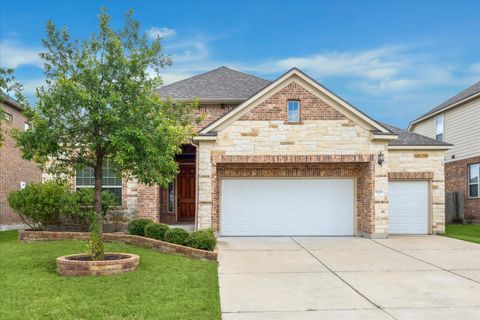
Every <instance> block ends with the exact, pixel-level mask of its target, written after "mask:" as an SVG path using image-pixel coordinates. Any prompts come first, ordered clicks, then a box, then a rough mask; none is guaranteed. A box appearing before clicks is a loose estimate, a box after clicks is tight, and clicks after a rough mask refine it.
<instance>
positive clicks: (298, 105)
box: [287, 99, 300, 123]
mask: <svg viewBox="0 0 480 320" xmlns="http://www.w3.org/2000/svg"><path fill="white" fill-rule="evenodd" d="M291 102H296V103H297V115H296V118H297V119H296V120H292V119H290V103H291ZM287 121H288V122H293V123H294V122H300V100H295V99H292V100H288V101H287Z"/></svg>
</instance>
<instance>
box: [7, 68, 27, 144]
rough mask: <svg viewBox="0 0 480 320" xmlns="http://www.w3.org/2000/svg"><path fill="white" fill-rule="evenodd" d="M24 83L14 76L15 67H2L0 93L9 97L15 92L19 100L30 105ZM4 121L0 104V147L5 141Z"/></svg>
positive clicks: (24, 104) (20, 102) (14, 94)
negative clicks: (24, 91)
mask: <svg viewBox="0 0 480 320" xmlns="http://www.w3.org/2000/svg"><path fill="white" fill-rule="evenodd" d="M22 91H23V85H22V84H21V83H20V82H17V81H15V77H14V76H13V69H4V68H0V94H1V95H4V96H6V98H7V99H8V98H9V96H10V95H11V94H12V93H13V96H14V97H15V99H16V100H17V102H18V103H19V104H21V105H23V106H26V105H28V100H27V99H26V98H25V96H24V95H23V92H22ZM2 121H3V110H2V108H1V106H0V147H1V146H2V142H3V139H4V137H3V131H2V129H1V123H2Z"/></svg>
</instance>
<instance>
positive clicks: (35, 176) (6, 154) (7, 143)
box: [0, 103, 42, 225]
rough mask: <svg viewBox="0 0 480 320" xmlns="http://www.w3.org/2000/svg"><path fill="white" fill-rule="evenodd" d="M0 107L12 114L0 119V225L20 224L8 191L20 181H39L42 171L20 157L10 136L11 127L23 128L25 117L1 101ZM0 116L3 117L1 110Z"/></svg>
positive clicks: (13, 188) (20, 221) (15, 187)
mask: <svg viewBox="0 0 480 320" xmlns="http://www.w3.org/2000/svg"><path fill="white" fill-rule="evenodd" d="M1 109H3V111H4V112H7V113H8V114H10V115H12V116H13V120H12V121H11V122H10V121H6V120H3V119H2V121H0V126H1V127H0V129H1V130H2V133H3V137H4V141H3V144H2V146H1V147H0V225H12V224H20V223H23V221H22V220H21V219H20V217H19V216H18V215H17V214H15V212H14V211H13V210H12V209H11V208H10V207H9V206H8V201H7V197H8V193H9V192H11V191H15V190H19V189H20V183H21V182H25V183H26V184H29V183H38V182H41V181H42V172H41V170H40V169H39V168H38V166H37V165H36V164H35V163H33V162H30V161H26V160H23V159H22V154H21V152H20V150H19V149H18V148H16V146H15V141H14V139H13V138H12V137H11V136H10V132H11V130H12V129H18V130H21V131H22V130H24V125H25V121H26V119H25V117H24V116H23V115H22V113H21V111H19V110H18V109H17V108H14V107H12V106H10V105H7V104H4V103H2V105H1ZM1 109H0V110H1ZM0 117H3V114H2V111H0Z"/></svg>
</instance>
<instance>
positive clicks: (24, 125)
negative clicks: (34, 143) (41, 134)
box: [23, 122, 33, 131]
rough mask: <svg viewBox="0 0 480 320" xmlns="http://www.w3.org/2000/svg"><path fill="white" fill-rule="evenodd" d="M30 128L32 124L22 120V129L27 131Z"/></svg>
mask: <svg viewBox="0 0 480 320" xmlns="http://www.w3.org/2000/svg"><path fill="white" fill-rule="evenodd" d="M30 129H33V126H32V125H31V124H30V123H29V122H24V123H23V131H28V130H30Z"/></svg>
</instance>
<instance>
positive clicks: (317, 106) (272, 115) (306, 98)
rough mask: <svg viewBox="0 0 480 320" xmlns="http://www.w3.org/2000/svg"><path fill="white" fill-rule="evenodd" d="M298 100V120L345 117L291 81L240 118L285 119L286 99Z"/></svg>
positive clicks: (339, 118)
mask: <svg viewBox="0 0 480 320" xmlns="http://www.w3.org/2000/svg"><path fill="white" fill-rule="evenodd" d="M288 100H298V101H300V121H301V122H302V121H305V120H341V119H346V118H345V116H344V115H343V114H341V113H340V112H338V111H337V110H336V109H335V108H333V107H332V106H330V105H328V104H327V103H326V102H324V101H322V100H321V99H320V98H319V97H317V96H316V95H314V94H312V93H311V92H309V91H308V90H306V89H305V88H304V87H302V86H301V85H299V84H298V83H296V82H292V83H290V84H288V85H287V86H285V87H284V88H283V89H281V90H280V91H279V92H277V93H276V94H274V95H273V96H271V97H270V98H268V99H267V100H265V101H264V102H262V103H261V104H259V105H258V106H257V107H255V108H254V109H253V110H251V111H250V112H248V113H247V114H245V115H243V116H242V117H241V118H240V120H264V121H265V120H281V121H287V101H288Z"/></svg>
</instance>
